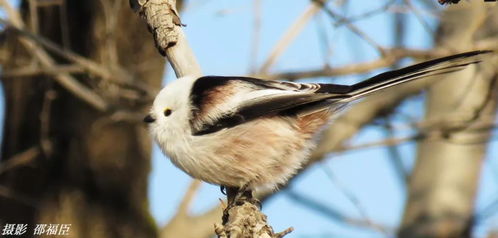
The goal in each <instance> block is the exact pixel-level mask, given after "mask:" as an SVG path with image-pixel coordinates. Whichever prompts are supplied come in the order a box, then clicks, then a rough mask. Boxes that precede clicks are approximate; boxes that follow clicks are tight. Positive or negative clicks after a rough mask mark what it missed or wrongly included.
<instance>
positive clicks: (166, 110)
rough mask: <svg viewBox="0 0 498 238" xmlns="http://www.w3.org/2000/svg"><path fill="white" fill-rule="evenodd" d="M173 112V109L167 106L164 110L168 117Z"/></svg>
mask: <svg viewBox="0 0 498 238" xmlns="http://www.w3.org/2000/svg"><path fill="white" fill-rule="evenodd" d="M172 112H173V111H171V109H169V108H166V109H165V110H164V116H165V117H167V116H169V115H171V113H172Z"/></svg>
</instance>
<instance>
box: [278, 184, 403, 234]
mask: <svg viewBox="0 0 498 238" xmlns="http://www.w3.org/2000/svg"><path fill="white" fill-rule="evenodd" d="M283 193H284V194H285V195H287V196H288V197H289V198H290V199H292V200H293V201H294V202H296V203H297V204H301V205H303V206H305V207H307V208H309V209H312V210H314V211H316V212H318V213H320V214H322V215H324V216H327V217H328V218H330V219H331V220H334V221H338V222H340V223H341V224H347V225H352V226H356V227H361V228H369V229H374V230H379V228H380V229H381V230H386V231H389V233H393V229H392V228H389V227H387V226H385V225H381V224H375V223H373V222H371V221H366V220H361V219H356V218H351V217H348V216H346V215H345V214H342V213H341V212H340V211H339V210H337V209H335V208H332V207H330V206H329V205H326V204H322V203H320V202H319V201H315V200H313V199H311V198H309V197H306V196H304V195H302V194H300V193H297V192H294V191H293V190H292V189H290V188H289V189H287V190H285V191H284V192H283Z"/></svg>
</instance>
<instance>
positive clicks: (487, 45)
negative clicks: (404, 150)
mask: <svg viewBox="0 0 498 238" xmlns="http://www.w3.org/2000/svg"><path fill="white" fill-rule="evenodd" d="M497 46H498V42H497V41H496V39H487V40H481V41H478V42H476V44H474V47H473V48H469V49H463V50H464V51H469V50H494V49H498V47H497ZM385 52H386V53H385V55H384V57H381V58H378V59H376V60H372V61H370V62H365V63H358V64H349V65H345V66H341V67H337V68H330V67H324V68H320V69H314V70H307V71H295V72H280V73H275V74H267V75H265V74H262V75H255V76H256V77H261V78H265V79H287V80H298V79H302V78H314V77H332V76H340V75H348V74H361V73H367V72H370V71H372V70H374V69H379V68H385V67H389V66H391V65H393V64H394V63H396V62H397V61H399V60H401V59H404V58H414V59H417V60H426V59H430V58H436V57H442V56H446V55H448V54H456V53H459V52H455V51H451V50H448V49H445V48H436V49H429V50H419V49H408V48H392V49H386V50H385ZM462 52H463V51H462Z"/></svg>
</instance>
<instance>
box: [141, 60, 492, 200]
mask: <svg viewBox="0 0 498 238" xmlns="http://www.w3.org/2000/svg"><path fill="white" fill-rule="evenodd" d="M488 52H489V51H474V52H468V53H463V54H457V55H453V56H448V57H444V58H440V59H435V60H431V61H427V62H424V63H420V64H416V65H413V66H409V67H406V68H402V69H398V70H394V71H389V72H385V73H382V74H379V75H377V76H374V77H372V78H369V79H367V80H365V81H363V82H360V83H357V84H354V85H350V86H349V85H337V84H319V83H291V82H281V81H270V80H261V79H255V78H246V77H221V76H207V77H200V78H192V77H185V78H181V79H179V80H176V81H174V82H172V83H170V84H169V85H167V86H166V87H165V88H163V89H162V90H161V92H159V94H158V95H157V97H156V98H155V101H154V103H153V106H152V109H151V111H150V114H149V115H147V116H146V117H145V118H144V121H145V122H147V123H150V131H151V133H152V135H153V137H154V139H155V140H156V142H157V143H158V144H159V146H160V147H161V149H162V151H163V152H164V153H165V154H166V155H167V156H169V158H170V159H171V161H172V162H173V163H174V164H175V165H176V166H177V167H178V168H180V169H182V170H183V171H185V172H186V173H187V174H189V175H190V176H192V177H194V178H197V179H200V180H203V181H206V182H208V183H212V184H218V185H221V186H224V187H231V188H240V187H246V188H247V189H250V190H267V189H270V190H271V189H275V188H277V186H278V185H281V184H284V183H286V182H287V180H288V179H289V178H290V177H292V176H293V175H294V174H295V173H296V171H297V170H298V169H299V168H301V166H302V165H303V163H304V162H306V160H307V158H308V156H309V153H310V150H312V149H313V148H314V146H315V144H316V137H317V135H318V134H319V132H320V130H321V129H322V128H323V127H324V125H326V124H327V123H328V122H329V119H330V117H331V115H332V114H334V112H337V111H338V109H340V108H343V107H344V106H345V105H347V104H348V103H350V102H352V101H354V100H357V99H359V98H361V97H364V96H366V95H369V94H371V93H373V92H376V91H378V90H381V89H385V88H388V87H392V86H395V85H398V84H401V83H404V82H408V81H411V80H415V79H420V78H423V77H427V76H432V75H438V74H443V73H449V72H454V71H458V70H461V69H463V68H465V67H466V66H467V65H469V64H474V63H478V62H480V61H479V59H478V55H480V54H483V53H488Z"/></svg>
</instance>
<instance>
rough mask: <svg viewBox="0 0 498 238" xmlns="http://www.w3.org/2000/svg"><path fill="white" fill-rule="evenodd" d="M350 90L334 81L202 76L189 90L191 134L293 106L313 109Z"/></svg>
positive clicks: (343, 95)
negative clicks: (302, 82) (309, 81)
mask: <svg viewBox="0 0 498 238" xmlns="http://www.w3.org/2000/svg"><path fill="white" fill-rule="evenodd" d="M324 88H325V89H326V92H325V91H324ZM350 90H351V87H350V86H345V85H335V84H334V85H331V84H326V85H322V84H313V83H310V84H300V83H292V82H280V81H271V80H261V79H256V78H248V77H221V76H206V77H202V78H199V79H197V81H196V82H195V83H194V85H193V87H192V92H191V102H192V105H193V110H192V117H191V125H192V128H193V134H194V135H204V134H209V133H213V132H216V131H219V130H222V129H224V128H229V127H234V126H237V125H240V124H242V123H244V122H247V121H250V120H254V119H256V118H260V117H264V116H272V115H278V114H282V113H290V112H293V111H295V110H293V109H298V108H299V110H300V111H302V110H305V109H309V108H314V109H316V107H317V105H318V104H320V102H323V101H326V100H334V99H336V100H339V99H343V98H344V97H349V96H348V95H346V93H348V92H350ZM327 105H328V104H327ZM308 106H309V107H308Z"/></svg>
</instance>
